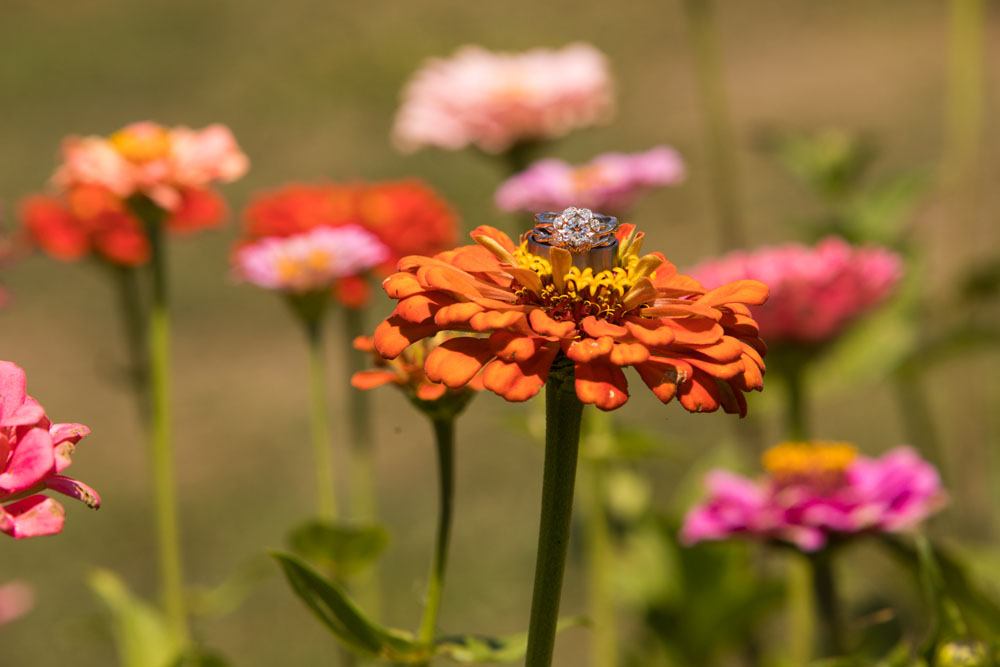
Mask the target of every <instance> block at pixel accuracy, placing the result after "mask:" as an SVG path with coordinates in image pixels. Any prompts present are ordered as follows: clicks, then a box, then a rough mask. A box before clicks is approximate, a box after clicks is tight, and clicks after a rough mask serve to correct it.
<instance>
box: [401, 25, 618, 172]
mask: <svg viewBox="0 0 1000 667" xmlns="http://www.w3.org/2000/svg"><path fill="white" fill-rule="evenodd" d="M613 108H614V97H613V92H612V83H611V74H610V72H609V69H608V64H607V61H606V60H605V58H604V55H603V54H602V53H601V52H600V51H598V50H597V49H595V48H594V47H592V46H589V45H587V44H572V45H570V46H567V47H565V48H563V49H561V50H558V51H555V50H550V49H534V50H532V51H527V52H525V53H494V52H490V51H487V50H486V49H483V48H480V47H477V46H465V47H462V48H461V49H459V50H458V51H457V52H456V53H455V55H454V56H452V57H451V58H448V59H444V58H431V59H430V60H428V61H427V62H426V63H425V64H424V65H423V67H421V68H420V69H419V70H418V71H417V72H416V73H415V74H414V75H413V77H412V78H411V79H410V81H409V82H408V83H407V84H406V87H405V89H404V91H403V103H402V106H401V107H400V108H399V111H398V112H397V114H396V121H395V126H394V128H393V138H394V140H395V142H396V144H397V146H398V147H399V148H400V149H402V150H405V151H413V150H417V149H419V148H422V147H425V146H434V147H437V148H443V149H446V150H458V149H460V148H466V147H468V146H476V147H477V148H480V149H481V150H483V151H486V152H488V153H500V152H503V151H505V150H507V149H509V148H511V147H512V146H514V145H515V144H517V143H520V142H526V141H535V140H540V139H552V138H555V137H560V136H562V135H564V134H567V133H568V132H569V131H570V130H574V129H577V128H581V127H586V126H589V125H594V124H596V123H599V122H603V121H606V120H608V119H609V118H610V116H611V114H612V112H613Z"/></svg>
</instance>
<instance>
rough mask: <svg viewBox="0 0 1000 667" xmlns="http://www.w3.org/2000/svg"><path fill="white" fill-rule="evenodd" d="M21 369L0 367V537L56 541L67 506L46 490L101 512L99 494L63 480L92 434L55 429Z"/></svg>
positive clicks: (83, 430)
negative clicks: (75, 452)
mask: <svg viewBox="0 0 1000 667" xmlns="http://www.w3.org/2000/svg"><path fill="white" fill-rule="evenodd" d="M25 386H26V378H25V375H24V371H23V370H21V368H20V367H18V366H16V365H15V364H13V363H11V362H9V361H0V531H3V532H4V533H7V534H8V535H11V536H13V537H16V538H22V537H37V536H39V535H53V534H55V533H58V532H60V531H61V530H62V527H63V521H64V517H65V515H64V512H63V508H62V505H60V504H59V503H58V502H56V501H55V500H53V499H52V498H48V497H46V496H44V495H41V492H42V491H44V490H45V489H50V490H52V491H57V492H59V493H62V494H65V495H67V496H71V497H73V498H76V499H77V500H81V501H83V502H84V503H85V504H87V505H88V506H89V507H92V508H94V509H96V508H98V507H100V505H101V499H100V497H99V496H98V495H97V492H96V491H94V490H93V489H91V488H90V487H89V486H87V485H86V484H84V483H83V482H79V481H77V480H75V479H71V478H69V477H66V476H64V475H61V474H59V473H61V472H62V471H63V470H65V469H66V467H67V466H69V464H70V454H72V453H73V450H74V449H75V448H76V443H77V442H79V441H80V439H81V438H83V437H84V436H86V435H87V434H88V433H90V429H88V428H87V427H86V426H84V425H82V424H53V423H52V422H50V421H49V419H48V417H46V416H45V411H44V410H43V409H42V406H41V405H39V404H38V402H37V401H35V399H33V398H31V397H30V396H28V395H27V394H26V393H25Z"/></svg>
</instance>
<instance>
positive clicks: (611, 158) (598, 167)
mask: <svg viewBox="0 0 1000 667" xmlns="http://www.w3.org/2000/svg"><path fill="white" fill-rule="evenodd" d="M683 178H684V162H683V161H682V160H681V157H680V155H678V154H677V151H675V150H674V149H672V148H667V147H666V146H658V147H656V148H651V149H649V150H648V151H644V152H641V153H630V154H622V153H605V154H604V155H599V156H598V157H596V158H594V159H593V160H591V161H590V162H588V163H587V164H583V165H571V164H567V163H566V162H563V161H562V160H552V159H547V160H539V161H538V162H536V163H534V164H533V165H531V166H530V167H528V168H527V169H525V170H524V171H522V172H521V173H519V174H515V175H514V176H511V177H510V178H508V179H507V180H506V181H504V182H503V183H502V184H501V185H500V187H499V188H497V191H496V195H495V196H494V199H495V201H496V204H497V207H498V208H500V210H503V211H509V212H514V211H521V212H525V213H529V212H534V211H561V210H562V209H564V208H566V207H567V206H572V205H579V206H586V207H587V208H590V209H594V210H597V209H600V210H602V211H609V212H615V213H620V212H621V211H623V210H625V209H627V208H628V207H629V206H631V205H632V203H633V202H634V201H635V200H636V199H637V198H638V197H639V196H640V195H641V194H643V193H645V192H647V191H649V190H652V189H654V188H657V187H662V186H665V185H673V184H675V183H678V182H680V181H681V180H683Z"/></svg>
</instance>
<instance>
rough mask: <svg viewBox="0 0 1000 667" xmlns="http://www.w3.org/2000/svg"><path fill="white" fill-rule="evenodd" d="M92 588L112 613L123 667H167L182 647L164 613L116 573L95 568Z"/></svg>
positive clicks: (112, 624)
mask: <svg viewBox="0 0 1000 667" xmlns="http://www.w3.org/2000/svg"><path fill="white" fill-rule="evenodd" d="M87 583H88V584H89V586H90V589H91V590H92V591H94V593H96V594H97V597H99V598H100V599H101V601H102V602H103V603H104V605H105V606H106V607H107V608H108V611H110V612H111V629H112V633H113V635H114V638H115V645H116V647H117V649H118V655H119V658H120V660H121V664H122V667H167V666H168V665H173V664H175V663H174V661H175V659H176V656H177V654H178V652H179V650H180V645H179V643H178V642H176V641H174V638H173V637H172V636H171V634H170V631H169V630H168V628H167V623H166V620H165V619H164V618H163V616H162V614H160V612H158V611H157V610H156V609H154V608H153V607H152V606H151V605H149V604H147V603H146V602H144V601H142V600H140V599H138V598H136V597H135V596H133V595H132V593H131V592H129V590H128V588H127V587H126V586H125V584H124V583H123V582H122V580H121V579H119V578H118V576H117V575H116V574H114V573H113V572H111V571H109V570H95V571H93V572H91V573H90V575H89V576H88V578H87Z"/></svg>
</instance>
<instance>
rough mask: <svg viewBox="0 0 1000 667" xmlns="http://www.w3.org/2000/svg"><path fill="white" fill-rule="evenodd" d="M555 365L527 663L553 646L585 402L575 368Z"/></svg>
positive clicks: (528, 666) (548, 395)
mask: <svg viewBox="0 0 1000 667" xmlns="http://www.w3.org/2000/svg"><path fill="white" fill-rule="evenodd" d="M560 361H565V360H563V359H557V360H556V363H555V364H553V369H552V372H551V373H550V375H549V380H548V384H547V385H546V388H545V470H544V472H543V476H542V512H541V519H540V521H539V526H538V555H537V557H536V559H535V586H534V592H533V594H532V598H531V620H530V622H529V625H528V651H527V656H526V659H525V663H524V664H525V667H549V666H550V665H551V664H552V651H553V647H554V646H555V639H556V624H557V622H558V618H559V602H560V598H561V596H562V583H563V571H564V569H565V567H566V553H567V549H568V548H569V533H570V519H571V518H572V516H573V487H574V484H575V482H576V461H577V454H578V452H579V448H580V418H581V416H582V414H583V404H582V403H581V402H580V399H579V398H577V396H576V390H575V388H574V380H573V373H572V370H570V369H571V368H572V367H569V369H557V366H559V365H560Z"/></svg>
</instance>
